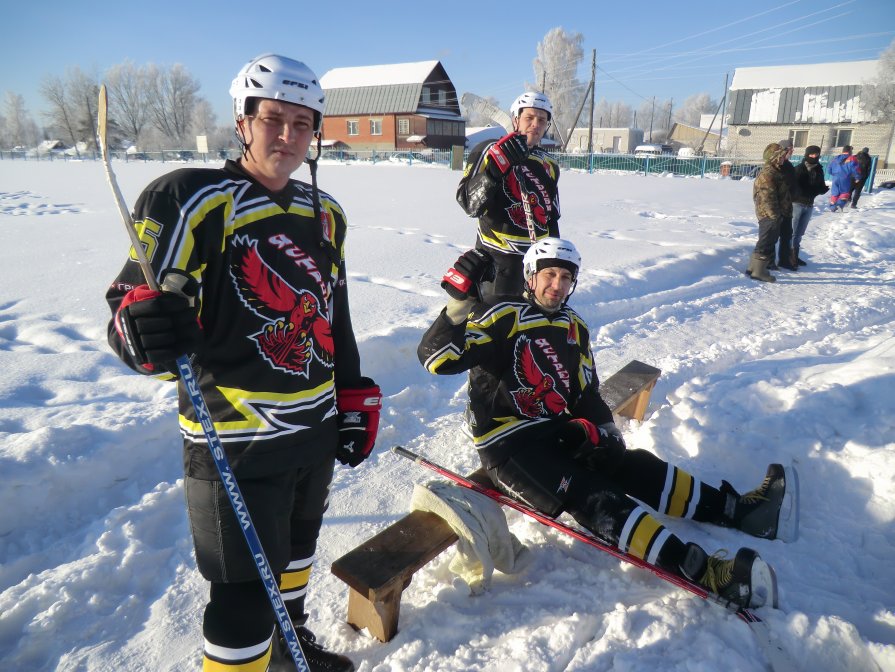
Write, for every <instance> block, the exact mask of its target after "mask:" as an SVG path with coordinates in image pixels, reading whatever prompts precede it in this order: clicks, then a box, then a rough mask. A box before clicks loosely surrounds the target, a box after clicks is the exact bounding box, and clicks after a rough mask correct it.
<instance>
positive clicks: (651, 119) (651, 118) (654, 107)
mask: <svg viewBox="0 0 895 672" xmlns="http://www.w3.org/2000/svg"><path fill="white" fill-rule="evenodd" d="M655 116H656V97H655V96H653V106H652V107H651V108H650V113H649V141H650V142H652V141H653V117H655Z"/></svg>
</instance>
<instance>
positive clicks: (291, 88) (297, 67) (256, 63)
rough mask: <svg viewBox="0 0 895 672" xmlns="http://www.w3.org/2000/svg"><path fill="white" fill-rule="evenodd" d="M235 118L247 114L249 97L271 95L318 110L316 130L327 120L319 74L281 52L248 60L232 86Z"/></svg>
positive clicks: (315, 120)
mask: <svg viewBox="0 0 895 672" xmlns="http://www.w3.org/2000/svg"><path fill="white" fill-rule="evenodd" d="M230 95H231V96H232V98H233V118H234V120H235V121H237V122H238V121H240V120H241V119H242V118H243V117H245V114H246V101H247V100H248V99H249V98H270V99H271V100H282V101H284V102H287V103H294V104H295V105H302V106H304V107H307V108H309V109H311V110H313V111H314V131H315V132H319V131H320V127H321V125H322V123H323V101H324V98H325V96H324V93H323V89H322V88H321V87H320V83H319V82H318V81H317V75H315V74H314V72H313V71H312V70H311V69H310V68H309V67H308V66H307V65H305V64H304V63H302V62H301V61H295V60H293V59H291V58H286V57H285V56H278V55H277V54H262V55H261V56H257V57H255V58H253V59H252V60H251V61H249V62H248V63H246V64H245V65H244V66H243V67H242V69H241V70H240V71H239V74H238V75H236V78H235V79H234V80H233V83H232V84H231V85H230Z"/></svg>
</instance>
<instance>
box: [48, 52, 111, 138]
mask: <svg viewBox="0 0 895 672" xmlns="http://www.w3.org/2000/svg"><path fill="white" fill-rule="evenodd" d="M96 80H97V78H96V77H94V76H92V75H89V74H87V73H85V72H83V71H82V70H81V69H80V68H79V67H77V66H75V67H72V68H68V70H66V74H65V79H62V78H60V77H56V76H52V75H48V76H46V77H44V79H43V82H42V83H41V87H40V92H41V95H43V97H44V99H45V100H46V101H47V102H48V103H49V104H50V109H49V111H48V112H46V113H45V116H46V117H47V119H48V121H49V122H50V123H51V124H52V125H53V126H54V127H56V128H57V129H59V130H60V131H61V132H62V133H63V138H64V140H66V141H67V142H69V144H71V145H72V146H73V147H74V146H77V144H78V143H79V142H84V143H86V144H87V146H88V147H96V100H97V97H98V95H99V86H98V85H97V83H96ZM63 138H60V139H63Z"/></svg>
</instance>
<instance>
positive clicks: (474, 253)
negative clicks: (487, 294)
mask: <svg viewBox="0 0 895 672" xmlns="http://www.w3.org/2000/svg"><path fill="white" fill-rule="evenodd" d="M494 273H495V270H494V261H493V260H492V259H491V255H489V254H488V253H487V252H483V251H482V250H468V251H466V252H464V253H463V254H461V255H460V258H459V259H457V261H456V262H455V263H454V265H453V266H452V267H451V269H450V270H449V271H448V272H447V273H445V274H444V277H443V278H442V279H441V288H442V289H444V291H446V292H447V293H448V294H449V295H450V296H451V298H454V299H457V300H458V301H464V300H466V299H468V298H469V297H478V295H479V294H478V288H477V287H476V285H478V283H480V282H482V281H483V280H484V281H489V280H494Z"/></svg>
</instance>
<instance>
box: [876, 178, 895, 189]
mask: <svg viewBox="0 0 895 672" xmlns="http://www.w3.org/2000/svg"><path fill="white" fill-rule="evenodd" d="M879 188H880V189H895V180H886V181H885V182H882V183H880V185H879Z"/></svg>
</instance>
